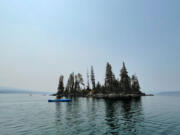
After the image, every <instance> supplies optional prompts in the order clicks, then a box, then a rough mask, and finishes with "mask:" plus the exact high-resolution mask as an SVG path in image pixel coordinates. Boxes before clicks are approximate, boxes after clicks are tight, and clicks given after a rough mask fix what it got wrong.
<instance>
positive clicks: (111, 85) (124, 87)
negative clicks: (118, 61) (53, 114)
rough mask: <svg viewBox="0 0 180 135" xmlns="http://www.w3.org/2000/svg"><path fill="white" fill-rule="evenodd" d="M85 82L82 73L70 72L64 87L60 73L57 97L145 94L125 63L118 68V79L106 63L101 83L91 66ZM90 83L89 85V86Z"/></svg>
mask: <svg viewBox="0 0 180 135" xmlns="http://www.w3.org/2000/svg"><path fill="white" fill-rule="evenodd" d="M86 76H87V82H86V84H85V83H84V79H83V77H82V74H80V73H77V74H75V73H74V72H72V73H71V74H70V75H69V78H68V81H67V84H66V87H65V86H64V76H63V75H60V77H59V84H58V88H57V90H58V91H57V93H56V94H54V95H56V96H57V97H62V96H92V97H110V96H112V97H122V96H141V95H145V94H144V93H142V92H141V90H140V85H139V81H138V78H137V76H136V75H132V76H131V77H130V76H129V75H128V71H127V69H126V66H125V63H124V62H123V65H122V68H121V70H120V79H117V78H116V77H115V75H114V73H113V71H112V66H111V64H109V63H107V64H106V70H105V80H104V83H103V84H101V83H100V82H99V81H97V83H96V80H95V73H94V68H93V66H91V70H90V75H89V71H88V70H87V74H86ZM90 83H91V87H90Z"/></svg>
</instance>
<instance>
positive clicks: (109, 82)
mask: <svg viewBox="0 0 180 135" xmlns="http://www.w3.org/2000/svg"><path fill="white" fill-rule="evenodd" d="M114 80H115V76H114V74H113V72H112V67H111V65H110V64H109V63H107V64H106V76H105V87H106V89H107V90H108V91H110V90H112V88H113V82H114Z"/></svg>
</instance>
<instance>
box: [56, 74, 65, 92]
mask: <svg viewBox="0 0 180 135" xmlns="http://www.w3.org/2000/svg"><path fill="white" fill-rule="evenodd" d="M63 92H64V76H63V75H61V76H60V77H59V84H58V92H57V95H60V94H63Z"/></svg>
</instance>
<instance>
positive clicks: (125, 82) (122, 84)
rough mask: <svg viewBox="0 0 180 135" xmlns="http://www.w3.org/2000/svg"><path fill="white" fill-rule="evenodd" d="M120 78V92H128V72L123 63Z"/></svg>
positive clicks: (129, 85)
mask: <svg viewBox="0 0 180 135" xmlns="http://www.w3.org/2000/svg"><path fill="white" fill-rule="evenodd" d="M120 77H121V80H120V88H121V90H123V91H125V92H129V91H130V90H131V81H130V77H129V76H128V72H127V69H126V66H125V63H124V62H123V67H122V69H121V73H120Z"/></svg>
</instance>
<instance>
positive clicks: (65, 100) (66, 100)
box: [48, 99, 72, 102]
mask: <svg viewBox="0 0 180 135" xmlns="http://www.w3.org/2000/svg"><path fill="white" fill-rule="evenodd" d="M71 101H72V99H49V100H48V102H71Z"/></svg>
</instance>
